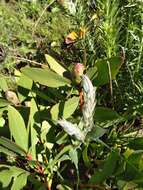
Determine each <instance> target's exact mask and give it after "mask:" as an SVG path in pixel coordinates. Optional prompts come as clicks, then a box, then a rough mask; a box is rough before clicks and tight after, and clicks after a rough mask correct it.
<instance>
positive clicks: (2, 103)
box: [0, 98, 11, 107]
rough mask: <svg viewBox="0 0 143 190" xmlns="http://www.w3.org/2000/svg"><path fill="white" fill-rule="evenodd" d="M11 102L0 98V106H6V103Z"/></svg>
mask: <svg viewBox="0 0 143 190" xmlns="http://www.w3.org/2000/svg"><path fill="white" fill-rule="evenodd" d="M10 104H11V103H10V102H8V101H7V100H5V99H3V98H0V107H6V106H8V105H10Z"/></svg>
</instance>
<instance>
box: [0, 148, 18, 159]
mask: <svg viewBox="0 0 143 190" xmlns="http://www.w3.org/2000/svg"><path fill="white" fill-rule="evenodd" d="M0 152H3V153H5V154H6V155H8V156H12V157H16V156H17V155H16V154H15V153H14V152H12V151H10V150H8V149H7V148H5V147H3V146H0Z"/></svg>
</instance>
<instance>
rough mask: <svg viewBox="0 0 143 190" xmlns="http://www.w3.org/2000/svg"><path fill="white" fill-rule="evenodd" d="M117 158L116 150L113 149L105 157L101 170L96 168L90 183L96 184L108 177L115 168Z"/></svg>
mask: <svg viewBox="0 0 143 190" xmlns="http://www.w3.org/2000/svg"><path fill="white" fill-rule="evenodd" d="M118 159H119V153H118V150H113V151H112V152H111V153H110V155H109V156H108V157H107V158H106V160H105V163H104V165H103V168H102V170H100V171H97V170H96V172H95V174H94V175H93V176H92V177H91V179H90V183H92V184H93V183H94V184H98V183H101V182H103V181H104V180H105V179H107V178H108V177H110V176H111V175H112V174H113V172H114V170H115V167H116V164H117V160H118Z"/></svg>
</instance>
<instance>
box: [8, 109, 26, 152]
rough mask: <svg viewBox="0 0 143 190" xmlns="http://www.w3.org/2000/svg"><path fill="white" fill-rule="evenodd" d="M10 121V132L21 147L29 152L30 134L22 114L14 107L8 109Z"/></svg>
mask: <svg viewBox="0 0 143 190" xmlns="http://www.w3.org/2000/svg"><path fill="white" fill-rule="evenodd" d="M8 121H9V128H10V132H11V134H12V136H13V138H14V140H15V142H16V144H18V145H19V146H20V147H22V148H23V149H24V150H25V151H26V152H27V150H28V133H27V130H26V127H25V124H24V120H23V118H22V116H21V115H20V113H19V112H18V111H17V110H16V109H15V108H14V107H12V106H9V108H8Z"/></svg>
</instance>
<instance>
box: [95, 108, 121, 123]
mask: <svg viewBox="0 0 143 190" xmlns="http://www.w3.org/2000/svg"><path fill="white" fill-rule="evenodd" d="M94 117H95V120H96V121H98V122H105V121H109V120H110V121H111V120H115V119H118V118H120V115H119V114H118V113H117V112H116V111H114V110H111V109H109V108H105V107H96V109H95V114H94Z"/></svg>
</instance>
